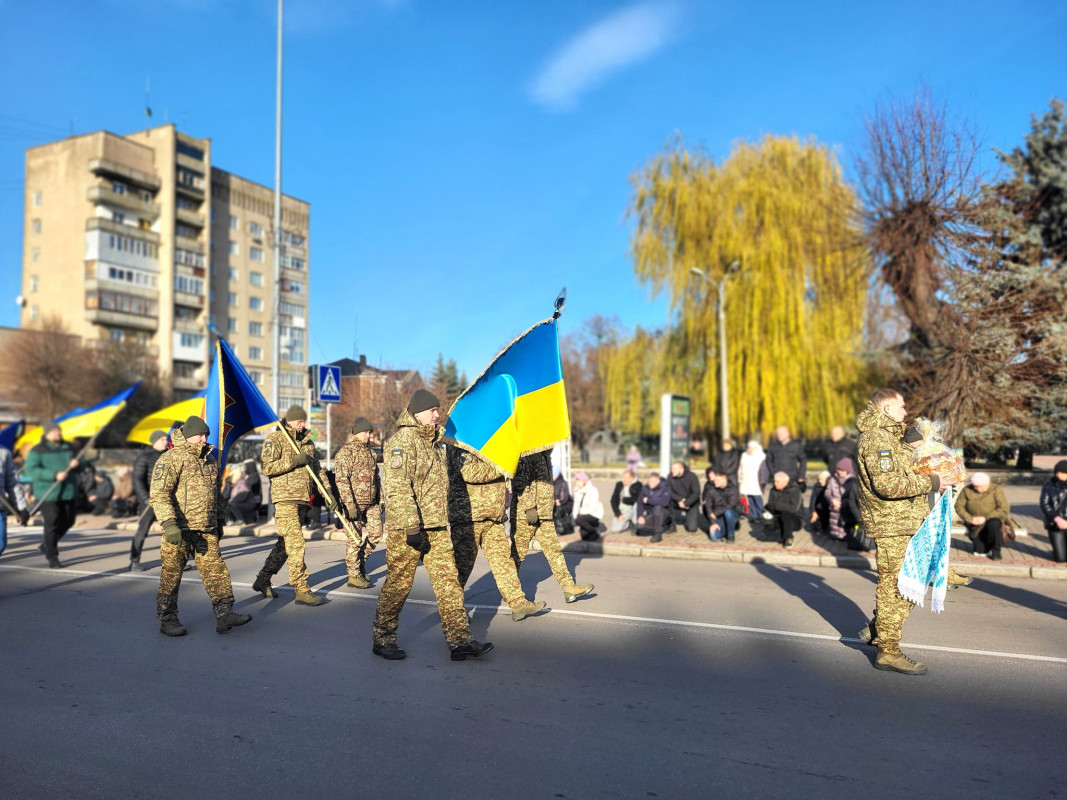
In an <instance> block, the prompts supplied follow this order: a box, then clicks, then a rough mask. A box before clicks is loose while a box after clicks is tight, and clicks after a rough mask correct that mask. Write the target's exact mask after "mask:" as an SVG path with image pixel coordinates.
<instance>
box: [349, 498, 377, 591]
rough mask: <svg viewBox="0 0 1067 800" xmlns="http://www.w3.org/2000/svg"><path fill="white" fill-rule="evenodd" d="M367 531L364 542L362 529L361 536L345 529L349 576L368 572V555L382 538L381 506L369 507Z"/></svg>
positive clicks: (353, 576)
mask: <svg viewBox="0 0 1067 800" xmlns="http://www.w3.org/2000/svg"><path fill="white" fill-rule="evenodd" d="M366 531H367V540H366V541H365V542H362V544H361V541H362V539H363V536H362V531H360V535H359V536H353V535H352V534H351V533H349V532H348V531H347V530H346V531H345V537H346V538H347V539H348V541H347V543H346V544H345V566H346V567H348V577H349V578H355V577H356V576H358V575H365V574H366V568H367V556H369V555H370V554H371V553H373V552H374V548H375V547H377V546H378V543H379V542H380V541H381V540H382V510H381V506H373V507H372V508H369V509H367V522H366Z"/></svg>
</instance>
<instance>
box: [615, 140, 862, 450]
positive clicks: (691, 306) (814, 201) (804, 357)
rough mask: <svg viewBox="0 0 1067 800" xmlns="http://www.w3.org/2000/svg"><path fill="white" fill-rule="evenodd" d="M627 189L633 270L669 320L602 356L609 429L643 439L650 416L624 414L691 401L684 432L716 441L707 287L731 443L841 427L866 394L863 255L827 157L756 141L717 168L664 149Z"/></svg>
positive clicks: (790, 144) (812, 149)
mask: <svg viewBox="0 0 1067 800" xmlns="http://www.w3.org/2000/svg"><path fill="white" fill-rule="evenodd" d="M631 180H632V182H633V185H634V197H633V201H632V204H631V208H630V214H631V215H632V216H633V217H634V218H636V222H637V224H636V228H635V230H634V233H633V237H632V240H631V255H632V258H633V261H634V269H635V271H636V273H637V275H638V277H639V278H640V279H641V280H642V281H643V282H644V283H646V284H647V285H648V286H649V287H650V289H651V291H652V293H653V295H656V294H658V293H660V292H667V293H668V295H669V297H670V303H671V310H672V315H673V320H672V324H671V326H670V328H669V329H668V330H666V331H663V332H662V333H661V334H660V335H659V336H656V337H652V336H650V335H649V334H644V338H643V339H642V338H641V335H640V334H639V335H638V337H635V339H633V340H631V341H630V342H627V343H623V344H621V345H620V346H619V347H618V348H617V349H616V350H615V351H613V353H612V354H611V356H610V358H609V359H608V363H607V364H605V367H604V369H605V383H606V393H607V397H606V400H607V405H608V413H609V416H610V417H611V419H612V421H613V422H615V423H616V424H620V425H622V427H624V428H630V427H631V426H633V425H634V424H635V423H637V422H639V421H640V423H641V428H642V429H643V430H644V432H651V430H652V429H653V428H654V427H655V414H654V413H652V414H650V413H649V409H647V408H646V409H645V410H644V411H638V410H635V409H634V406H635V404H637V403H638V402H640V401H642V400H643V401H644V402H651V403H652V409H654V408H655V407H656V404H655V398H656V397H657V396H658V394H659V393H661V392H664V391H672V392H676V393H685V394H689V395H690V397H691V398H692V400H693V415H694V427H695V428H702V429H704V430H716V429H717V428H718V425H717V424H716V422H715V420H716V418H717V415H716V411H717V410H718V408H719V402H720V398H719V378H718V375H719V368H718V364H719V362H718V352H719V349H718V338H717V337H718V330H717V317H716V314H717V303H718V290H717V286H716V284H717V282H718V281H720V280H725V298H726V303H725V308H726V339H727V351H728V355H727V374H728V382H729V403H730V405H729V410H730V417H731V420H732V427H733V429H734V431H736V432H755V431H761V430H770V429H771V428H773V427H774V426H776V425H779V424H785V425H789V426H790V427H791V428H792V429H793V430H794V431H799V432H800V433H801V434H812V433H818V432H822V431H825V430H826V429H827V428H828V427H830V426H832V425H834V424H839V423H842V422H847V421H848V420H850V419H851V418H852V417H853V416H854V414H855V412H856V407H857V404H858V402H859V401H860V399H861V397H862V395H863V393H864V391H865V390H866V389H867V384H866V379H865V371H864V367H863V365H862V362H861V361H860V348H861V334H862V329H863V318H864V302H865V294H866V286H867V282H866V275H867V271H866V251H865V250H864V249H863V247H862V246H861V244H860V239H859V237H858V235H857V234H858V231H857V229H856V227H855V225H856V223H855V221H856V219H857V215H856V198H855V195H854V194H853V192H852V190H851V189H850V187H849V186H848V184H847V183H846V182H845V180H844V178H843V177H842V174H841V168H840V166H839V164H838V162H837V159H836V158H835V157H834V154H833V153H832V152H831V151H830V149H829V148H827V147H825V146H823V145H820V144H818V143H816V142H814V141H801V140H799V139H797V138H795V137H771V136H768V137H766V138H764V139H763V140H761V141H760V142H759V143H757V144H749V143H740V144H738V145H737V146H736V147H735V148H734V150H733V152H732V153H731V154H730V156H729V158H727V159H726V160H725V161H723V163H722V164H721V165H720V164H716V163H715V162H714V161H713V160H712V159H710V158H708V157H707V156H706V155H705V154H704V153H702V152H699V151H697V152H690V151H688V150H686V148H685V146H684V144H683V143H682V142H681V141H678V142H676V143H675V144H674V145H673V146H669V147H668V148H667V149H666V150H665V151H664V152H663V153H661V154H659V155H657V156H655V157H654V158H653V159H652V160H651V161H650V162H649V163H648V164H647V165H646V166H645V167H644V169H643V170H641V171H640V172H639V173H637V174H636V175H634V176H633V177H632V179H631ZM731 265H734V266H733V269H735V270H736V272H735V273H733V274H728V273H730V270H731ZM694 270H696V271H698V272H700V273H702V274H703V275H704V276H706V279H703V278H701V277H699V276H695V275H694V274H693V271H694Z"/></svg>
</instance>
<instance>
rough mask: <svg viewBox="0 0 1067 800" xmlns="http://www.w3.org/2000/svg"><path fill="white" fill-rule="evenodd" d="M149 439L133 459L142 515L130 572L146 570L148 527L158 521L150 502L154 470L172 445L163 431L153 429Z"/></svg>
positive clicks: (132, 548) (135, 490)
mask: <svg viewBox="0 0 1067 800" xmlns="http://www.w3.org/2000/svg"><path fill="white" fill-rule="evenodd" d="M148 441H149V442H151V445H149V446H148V447H146V448H144V449H143V450H142V451H141V452H140V453H138V454H137V458H135V459H134V461H133V491H134V494H136V495H137V511H138V512H139V513H140V515H141V516H140V518H139V519H138V520H137V532H136V533H134V534H133V542H132V543H131V544H130V572H143V571H144V567H142V566H141V551H142V550H143V549H144V540H145V538H147V536H148V529H149V528H151V527H152V523H153V522H155V521H156V513H155V512H154V511H153V510H152V506H151V505H149V503H148V498H149V496H150V495H151V493H152V470H154V469H155V468H156V462H157V461H159V457H160V456H161V455H163V453H164V452H165V451H166V449H167V448H168V447H169V446H170V438H169V437H168V436H167V434H166V433H164V432H163V431H152V435H151V436H149V437H148Z"/></svg>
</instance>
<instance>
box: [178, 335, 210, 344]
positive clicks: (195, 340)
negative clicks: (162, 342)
mask: <svg viewBox="0 0 1067 800" xmlns="http://www.w3.org/2000/svg"><path fill="white" fill-rule="evenodd" d="M178 343H179V344H180V345H181V346H182V347H200V345H202V344H203V343H204V336H203V334H200V333H180V334H178Z"/></svg>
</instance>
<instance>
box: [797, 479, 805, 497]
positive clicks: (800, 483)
mask: <svg viewBox="0 0 1067 800" xmlns="http://www.w3.org/2000/svg"><path fill="white" fill-rule="evenodd" d="M797 486H798V487H799V489H800V493H801V494H803V493H804V492H806V491H807V490H808V482H807V481H806V480H804V479H803V478H801V479H800V480H798V481H797Z"/></svg>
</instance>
